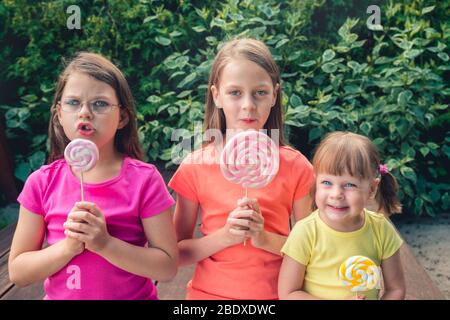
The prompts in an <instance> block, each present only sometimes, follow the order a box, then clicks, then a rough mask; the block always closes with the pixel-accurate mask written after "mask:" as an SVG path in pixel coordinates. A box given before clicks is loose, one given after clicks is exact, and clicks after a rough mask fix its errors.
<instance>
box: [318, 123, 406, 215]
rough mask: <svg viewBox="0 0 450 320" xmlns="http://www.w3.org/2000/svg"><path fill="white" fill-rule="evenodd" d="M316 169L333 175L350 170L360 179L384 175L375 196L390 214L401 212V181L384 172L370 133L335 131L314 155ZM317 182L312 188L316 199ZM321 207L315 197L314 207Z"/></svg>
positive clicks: (380, 209)
mask: <svg viewBox="0 0 450 320" xmlns="http://www.w3.org/2000/svg"><path fill="white" fill-rule="evenodd" d="M312 162H313V163H312V164H313V167H314V173H315V174H316V176H317V174H319V173H328V174H331V175H336V176H340V175H344V174H349V175H351V176H353V177H358V178H359V179H375V178H377V177H379V178H380V183H379V185H378V189H377V193H376V195H375V200H376V202H377V205H378V210H377V211H380V212H383V213H385V214H386V215H390V214H392V213H399V212H401V204H400V202H399V200H398V198H397V191H398V184H397V180H396V179H395V177H394V176H393V175H392V174H391V173H389V172H387V173H383V174H380V171H379V167H380V164H381V163H380V154H379V152H378V149H377V147H376V146H375V144H374V143H373V142H372V141H370V140H369V139H368V138H367V137H365V136H362V135H359V134H355V133H351V132H341V131H337V132H332V133H330V134H328V135H327V136H326V137H325V139H324V140H323V141H322V142H321V143H320V144H319V146H318V148H317V150H316V152H315V154H314V158H313V161H312ZM315 192H316V185H315V184H313V186H312V188H311V196H312V199H315ZM315 209H317V206H316V204H315V201H313V210H315Z"/></svg>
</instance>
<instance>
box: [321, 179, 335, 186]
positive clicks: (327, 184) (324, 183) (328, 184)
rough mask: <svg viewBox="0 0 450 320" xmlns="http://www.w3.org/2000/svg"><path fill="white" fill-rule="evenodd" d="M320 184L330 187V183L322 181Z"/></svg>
mask: <svg viewBox="0 0 450 320" xmlns="http://www.w3.org/2000/svg"><path fill="white" fill-rule="evenodd" d="M321 184H323V185H326V186H331V185H332V183H331V182H330V181H327V180H324V181H322V182H321Z"/></svg>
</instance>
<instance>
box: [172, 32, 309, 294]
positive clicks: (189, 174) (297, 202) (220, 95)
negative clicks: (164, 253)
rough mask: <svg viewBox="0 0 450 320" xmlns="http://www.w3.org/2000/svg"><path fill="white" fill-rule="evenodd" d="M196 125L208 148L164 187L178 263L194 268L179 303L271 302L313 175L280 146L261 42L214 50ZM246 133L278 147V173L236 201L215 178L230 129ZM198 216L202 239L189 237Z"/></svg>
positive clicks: (276, 106)
mask: <svg viewBox="0 0 450 320" xmlns="http://www.w3.org/2000/svg"><path fill="white" fill-rule="evenodd" d="M204 124H205V126H204V127H205V134H206V135H208V134H210V133H211V132H213V134H212V135H214V136H215V139H214V142H213V141H210V142H209V143H206V144H205V145H203V147H202V148H200V149H199V150H196V151H194V152H193V153H191V154H189V155H188V157H187V158H185V159H184V161H183V162H182V163H181V165H180V166H179V168H178V170H177V172H176V173H175V174H174V176H173V177H172V179H171V181H170V182H169V187H171V188H172V189H174V190H175V191H176V193H177V203H176V209H175V228H176V232H177V236H178V248H179V252H180V265H187V264H192V263H196V264H197V266H196V269H195V274H194V276H193V279H192V280H191V281H190V282H189V284H188V293H187V299H278V295H277V279H278V273H279V269H280V265H281V261H282V258H281V255H280V249H281V247H282V246H283V244H284V242H285V241H286V238H287V236H288V234H289V230H290V227H289V219H290V217H291V214H293V217H294V219H295V220H299V219H301V218H303V217H305V216H307V215H308V214H309V213H310V205H311V200H310V197H309V190H310V186H311V184H312V182H313V180H314V177H313V170H312V166H311V164H310V163H309V161H308V160H307V159H306V158H305V157H304V156H303V155H302V154H301V153H300V152H299V151H297V150H294V149H293V148H291V147H288V146H286V144H285V142H284V137H283V121H282V105H281V90H280V74H279V70H278V67H277V65H276V63H275V62H274V59H273V57H272V56H271V53H270V51H269V49H268V48H267V47H266V46H265V45H264V44H263V43H262V42H260V41H257V40H254V39H240V40H233V41H229V42H227V43H226V44H225V45H224V46H223V47H222V49H220V51H219V52H218V54H217V56H216V57H215V60H214V62H213V65H212V70H211V74H210V78H209V84H208V96H207V103H206V112H205V119H204ZM249 129H253V130H261V129H265V130H266V133H268V135H269V136H270V137H271V138H272V139H273V140H274V142H275V143H276V144H277V145H278V146H279V171H278V174H277V175H276V177H275V178H274V179H273V180H272V181H271V182H270V183H269V184H268V185H266V186H265V187H263V188H261V189H250V190H249V191H248V192H249V197H243V195H244V192H245V191H244V189H243V188H242V186H240V185H237V184H233V183H231V182H229V181H227V180H226V179H225V178H224V177H223V175H222V173H221V171H220V162H219V157H220V150H221V148H223V145H224V144H225V141H226V139H227V135H228V136H229V135H230V132H231V131H233V130H249ZM217 133H219V134H217ZM222 142H223V143H222ZM198 213H200V222H201V224H200V231H201V233H202V237H200V238H194V237H193V234H194V230H195V226H196V224H197V219H198Z"/></svg>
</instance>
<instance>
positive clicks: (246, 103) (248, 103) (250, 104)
mask: <svg viewBox="0 0 450 320" xmlns="http://www.w3.org/2000/svg"><path fill="white" fill-rule="evenodd" d="M242 109H243V110H245V111H251V110H254V109H256V104H255V100H254V99H253V97H252V95H251V94H249V95H245V96H244V99H243V101H242Z"/></svg>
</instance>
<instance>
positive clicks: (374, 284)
mask: <svg viewBox="0 0 450 320" xmlns="http://www.w3.org/2000/svg"><path fill="white" fill-rule="evenodd" d="M339 279H340V280H341V281H342V282H343V283H344V284H345V285H346V286H348V287H350V291H352V292H358V291H368V290H372V289H374V288H375V289H380V280H381V272H380V267H378V266H377V265H376V264H375V262H373V261H372V260H370V259H369V258H367V257H364V256H353V257H350V258H348V259H347V260H345V261H344V262H343V263H342V264H341V266H340V268H339Z"/></svg>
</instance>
